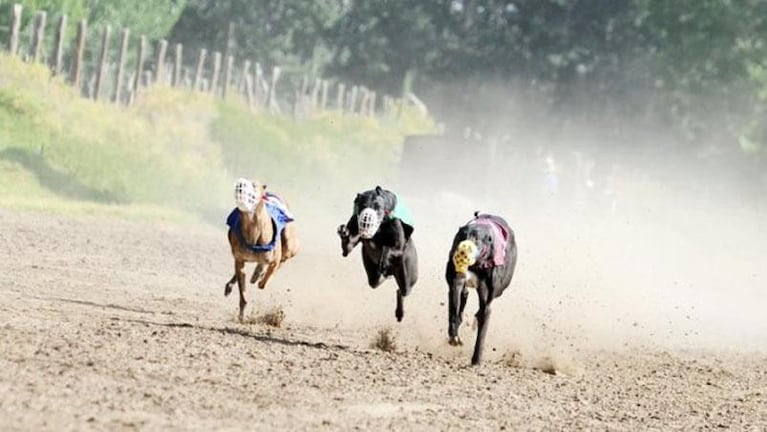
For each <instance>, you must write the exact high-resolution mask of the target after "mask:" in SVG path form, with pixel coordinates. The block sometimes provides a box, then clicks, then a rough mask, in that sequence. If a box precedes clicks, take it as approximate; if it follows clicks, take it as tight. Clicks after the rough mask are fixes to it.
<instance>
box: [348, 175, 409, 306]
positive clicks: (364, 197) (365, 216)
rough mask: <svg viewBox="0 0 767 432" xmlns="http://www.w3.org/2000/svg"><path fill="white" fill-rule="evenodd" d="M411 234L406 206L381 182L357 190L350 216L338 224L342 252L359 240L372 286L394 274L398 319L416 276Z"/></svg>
mask: <svg viewBox="0 0 767 432" xmlns="http://www.w3.org/2000/svg"><path fill="white" fill-rule="evenodd" d="M412 234H413V225H412V222H411V221H410V218H409V214H408V213H407V211H406V210H405V207H404V206H403V205H402V203H401V202H398V200H397V196H396V195H395V194H394V193H392V192H391V191H388V190H385V189H382V188H381V187H380V186H376V187H375V189H371V190H369V191H365V192H362V193H358V194H357V197H356V198H355V199H354V211H353V213H352V216H351V218H349V221H348V222H347V223H346V224H344V225H340V226H339V227H338V236H339V237H341V254H342V255H343V256H347V255H349V253H351V251H352V249H354V247H355V246H356V245H357V244H358V243H360V242H361V243H362V265H363V266H364V267H365V273H367V276H368V285H370V287H371V288H377V287H378V286H380V285H381V284H382V283H383V282H384V281H385V280H386V279H387V278H389V277H390V276H394V279H395V280H396V281H397V286H398V287H399V289H398V290H397V309H396V311H395V313H394V314H395V316H396V317H397V321H402V317H403V316H404V315H405V312H404V309H403V304H402V303H403V298H404V297H406V296H407V295H408V294H410V291H411V290H412V288H413V285H415V283H416V281H417V280H418V256H417V254H416V250H415V244H413V239H412V238H411V235H412Z"/></svg>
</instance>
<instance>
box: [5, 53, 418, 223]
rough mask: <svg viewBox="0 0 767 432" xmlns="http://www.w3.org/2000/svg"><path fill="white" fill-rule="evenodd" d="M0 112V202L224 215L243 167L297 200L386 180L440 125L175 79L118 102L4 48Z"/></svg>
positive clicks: (137, 213) (175, 215)
mask: <svg viewBox="0 0 767 432" xmlns="http://www.w3.org/2000/svg"><path fill="white" fill-rule="evenodd" d="M0 124H2V125H3V127H2V128H0V206H3V207H9V208H17V209H36V210H43V211H57V212H75V213H81V212H82V213H89V212H95V213H99V212H104V213H107V214H115V215H127V216H128V217H142V218H143V217H148V218H151V217H155V216H157V217H160V218H169V219H171V220H173V219H184V217H181V216H179V215H183V214H185V213H186V214H188V216H186V218H198V219H204V220H210V221H215V222H216V223H219V222H220V219H221V218H222V217H224V216H225V214H226V211H227V210H228V208H229V207H231V206H232V202H231V187H232V184H233V181H234V179H236V178H238V177H243V176H244V177H257V178H260V179H262V180H263V181H265V182H266V183H267V184H272V185H277V186H275V189H276V190H280V191H285V193H286V194H290V196H291V197H298V198H293V200H294V201H295V200H296V199H300V196H301V195H302V194H303V195H306V191H307V190H311V188H316V187H317V185H318V179H321V180H322V181H323V182H348V181H350V180H354V181H356V182H366V181H369V180H367V179H376V180H378V181H385V180H386V177H387V176H389V175H391V174H390V173H392V172H393V171H394V170H392V167H394V166H395V165H396V164H397V163H398V157H399V152H400V150H401V149H400V147H401V143H402V140H403V138H404V136H405V135H407V134H410V133H419V132H424V131H428V130H431V128H432V123H431V121H430V120H429V119H428V118H425V117H422V116H418V115H416V114H414V113H409V114H406V115H404V116H402V117H398V118H389V119H371V118H362V117H357V116H342V115H340V114H338V113H335V112H324V113H320V114H319V115H317V116H314V117H313V118H311V119H308V120H304V121H294V120H293V119H292V118H289V117H285V116H277V115H269V114H263V113H260V114H253V113H251V112H250V111H249V109H248V108H247V107H246V106H245V105H244V104H243V103H242V102H241V101H237V100H234V101H227V102H224V101H220V100H214V99H212V98H211V97H210V96H208V95H202V94H198V93H193V92H189V91H185V90H176V89H171V88H167V87H156V88H151V89H146V90H145V91H143V92H142V93H141V94H140V97H139V99H138V100H137V103H136V104H134V105H133V106H131V107H118V106H114V105H112V104H109V103H104V102H100V103H99V102H94V101H90V100H86V99H83V98H81V97H80V96H79V95H78V94H76V92H75V91H74V89H72V88H71V87H69V86H68V85H67V84H66V83H65V82H64V81H63V80H62V79H59V78H56V77H51V76H50V72H49V71H48V69H47V67H45V66H43V65H30V64H26V63H23V62H22V61H20V60H19V59H17V58H12V57H9V56H7V55H6V54H3V53H0ZM370 158H374V159H375V160H376V161H377V163H376V164H375V166H376V167H377V168H375V169H371V168H370V167H369V166H366V164H365V163H364V162H365V161H366V160H370ZM161 209H162V210H161ZM222 215H223V216H222Z"/></svg>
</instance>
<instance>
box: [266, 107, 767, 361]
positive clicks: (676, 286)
mask: <svg viewBox="0 0 767 432" xmlns="http://www.w3.org/2000/svg"><path fill="white" fill-rule="evenodd" d="M496 120H497V124H496V125H495V127H494V128H493V133H491V134H487V135H482V134H480V133H478V132H475V131H470V130H469V131H465V130H461V131H446V132H445V133H444V134H442V135H440V136H436V137H419V138H413V139H411V140H410V141H408V142H407V143H406V144H405V146H404V148H403V150H402V156H401V158H402V160H401V163H400V169H399V171H398V172H393V173H392V174H391V176H390V177H388V178H360V179H358V181H355V182H350V183H348V184H342V185H328V184H321V186H318V187H317V188H318V189H317V190H316V191H312V192H310V193H309V194H307V195H306V196H297V197H290V199H291V202H292V204H293V206H294V209H295V212H296V214H297V215H299V222H298V227H299V231H300V234H301V236H302V242H303V245H304V246H303V250H302V253H301V254H300V255H299V256H298V257H297V258H296V259H295V260H294V261H292V262H289V263H287V264H286V266H285V268H284V269H282V270H281V272H280V274H278V276H277V278H276V279H275V281H279V282H275V283H279V284H280V285H281V286H282V285H284V286H287V287H288V291H287V292H283V290H282V288H280V289H279V290H273V291H269V290H267V291H266V292H264V293H263V295H262V293H260V292H259V294H258V296H259V302H262V301H263V302H265V303H267V305H272V306H273V305H278V304H279V305H282V306H283V307H285V308H286V309H287V312H288V314H287V317H288V318H287V321H293V322H296V323H301V325H308V326H318V327H331V328H332V327H337V328H344V329H345V330H348V329H350V328H351V329H359V330H360V333H361V337H368V336H369V337H370V338H372V337H373V335H374V334H375V333H376V331H378V329H380V328H383V327H385V326H391V327H392V328H393V329H394V336H395V337H396V338H397V340H398V342H400V343H404V349H412V350H424V351H429V352H432V353H436V354H439V355H441V356H445V357H466V358H468V356H469V353H470V351H471V347H472V345H473V342H474V337H475V330H474V329H473V328H472V324H473V313H474V312H475V311H476V307H477V302H476V296H475V294H473V293H472V294H471V296H470V298H469V304H468V306H467V309H466V316H465V317H464V326H463V327H462V329H461V336H462V338H463V340H464V343H465V346H464V347H462V348H459V349H456V348H453V347H449V346H448V345H447V343H446V332H447V310H446V301H447V285H446V282H445V280H444V276H443V274H444V268H445V263H446V261H447V254H448V249H449V247H450V244H451V241H452V236H453V235H454V233H455V232H456V230H457V229H458V227H459V226H460V225H461V224H463V223H465V222H466V221H468V220H469V219H470V218H471V217H472V214H473V212H474V211H475V210H478V211H481V212H488V213H495V214H498V215H501V216H503V217H504V218H506V219H507V220H508V221H509V223H510V224H511V226H512V228H513V229H514V230H515V233H516V238H517V242H518V247H519V261H518V266H517V271H516V275H515V277H514V280H513V281H512V283H511V286H510V288H509V289H508V290H507V291H506V292H505V293H504V295H503V296H502V297H500V298H498V299H497V300H496V301H495V302H494V304H493V311H492V317H491V320H490V328H489V332H488V338H487V357H488V359H496V360H498V359H503V358H508V357H509V356H511V357H514V356H517V355H519V354H521V355H522V356H523V357H524V358H538V359H553V361H555V362H559V363H560V364H566V363H568V362H569V361H570V359H572V358H575V357H577V356H578V355H580V354H582V353H584V352H593V351H594V350H623V349H642V348H648V349H684V350H700V349H717V350H733V351H738V352H743V351H765V350H767V320H766V319H765V318H764V310H766V309H767V293H766V292H765V291H764V287H765V286H767V275H765V271H764V269H765V268H767V253H765V246H764V240H765V238H764V233H765V232H767V219H765V217H764V215H765V213H766V212H765V205H764V199H763V197H760V196H759V194H758V193H757V192H755V191H758V190H760V189H759V187H757V186H758V185H757V186H755V185H754V184H753V183H758V182H759V181H760V180H759V179H758V177H754V176H750V174H749V175H744V174H743V170H741V169H739V168H738V165H737V164H730V163H725V162H723V161H724V160H725V159H724V158H723V157H722V158H717V157H712V158H711V157H710V158H707V157H706V156H705V155H703V156H702V155H701V153H700V152H698V151H688V150H679V149H678V146H675V143H674V140H673V139H672V138H669V136H670V133H668V134H665V133H664V132H662V131H660V130H647V129H646V128H645V129H642V128H638V127H635V126H631V125H630V124H627V125H626V127H625V130H624V131H623V132H622V134H608V133H605V132H604V127H603V126H602V125H599V124H590V123H588V122H580V123H577V122H571V123H568V124H565V125H564V126H563V125H562V123H559V124H557V125H554V124H548V123H546V122H545V121H543V120H541V117H540V116H539V117H538V118H537V120H534V121H533V120H530V119H528V120H530V121H527V122H526V121H525V120H524V119H520V118H516V119H515V120H513V121H507V120H505V119H496ZM488 123H490V122H488ZM632 128H633V129H632ZM627 136H630V138H626V137H627ZM702 147H704V146H698V148H702ZM369 163H371V164H374V163H376V161H375V160H371V161H369ZM749 182H752V183H749ZM377 184H380V185H381V186H382V187H384V188H389V189H391V190H393V191H395V192H396V193H397V194H398V195H399V196H400V198H401V199H403V200H405V201H406V202H407V204H408V205H409V206H410V207H411V209H412V211H413V214H414V218H415V221H416V231H415V233H414V237H413V238H414V241H415V243H416V247H417V250H418V255H419V267H420V276H419V281H418V283H417V285H416V286H415V288H414V290H413V293H412V294H411V296H410V297H408V298H407V299H406V301H405V320H404V321H403V322H402V323H400V324H397V323H396V321H395V319H394V308H395V290H396V284H395V282H394V281H393V280H389V281H387V282H386V283H384V284H383V285H382V286H381V287H379V288H378V289H376V290H372V289H370V288H369V287H368V286H367V284H366V279H365V275H364V271H363V269H362V265H361V260H360V256H359V252H358V251H356V250H355V251H354V252H353V253H352V254H351V255H350V256H349V257H347V258H342V257H341V253H340V245H339V241H338V239H337V237H336V234H335V230H336V227H337V226H338V225H339V224H341V223H345V221H346V220H347V219H348V217H349V215H350V211H351V205H352V200H353V198H354V195H355V194H356V193H357V192H360V191H363V190H366V189H369V188H372V187H374V186H375V185H377ZM320 189H321V190H322V191H321V192H320ZM761 190H763V189H761ZM259 308H260V306H259ZM331 339H332V337H331Z"/></svg>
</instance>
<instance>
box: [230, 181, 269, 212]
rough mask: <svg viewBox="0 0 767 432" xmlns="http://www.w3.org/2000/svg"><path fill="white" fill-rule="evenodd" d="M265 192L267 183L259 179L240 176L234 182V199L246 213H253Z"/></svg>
mask: <svg viewBox="0 0 767 432" xmlns="http://www.w3.org/2000/svg"><path fill="white" fill-rule="evenodd" d="M264 194H266V185H265V184H263V183H261V182H259V181H252V180H248V179H244V178H240V179H237V182H235V184H234V201H235V203H237V208H238V209H240V211H242V212H244V213H247V214H253V212H255V211H256V207H257V206H258V203H259V202H261V199H262V198H263V196H264Z"/></svg>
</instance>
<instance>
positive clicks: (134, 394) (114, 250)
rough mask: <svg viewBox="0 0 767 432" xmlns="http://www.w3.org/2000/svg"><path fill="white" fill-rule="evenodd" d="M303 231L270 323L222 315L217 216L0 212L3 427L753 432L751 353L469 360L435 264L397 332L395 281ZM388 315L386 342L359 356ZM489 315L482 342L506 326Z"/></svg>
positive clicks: (761, 407) (762, 418) (756, 358)
mask: <svg viewBox="0 0 767 432" xmlns="http://www.w3.org/2000/svg"><path fill="white" fill-rule="evenodd" d="M331 231H332V229H331V230H329V232H331ZM305 243H306V246H305V248H304V251H303V252H302V254H301V255H300V256H299V257H297V258H296V260H295V261H293V262H290V263H288V264H287V266H286V267H285V268H284V269H282V270H281V272H280V273H279V274H278V275H277V277H276V279H275V280H274V283H273V285H272V286H270V287H268V288H267V290H265V291H259V290H257V289H256V288H255V287H254V288H252V289H251V290H250V291H249V298H250V304H249V305H248V312H249V313H251V312H252V311H254V310H257V311H258V312H259V313H261V312H264V311H265V310H268V309H269V308H272V307H279V308H281V309H283V310H284V311H285V312H286V314H287V318H286V319H285V322H284V323H283V326H282V327H281V328H272V327H268V326H266V325H263V324H240V323H238V322H236V320H235V319H234V317H235V314H236V304H237V301H236V299H235V298H224V297H223V283H224V281H225V280H226V279H227V278H228V277H229V276H230V271H231V260H230V257H229V253H228V250H227V248H228V246H227V244H226V242H225V237H224V233H223V228H221V229H219V230H217V229H214V228H212V227H211V228H200V227H196V228H193V229H192V228H184V227H178V226H170V225H163V224H158V223H143V222H142V223H139V222H126V221H118V220H103V219H96V218H85V217H78V218H69V217H61V216H48V215H41V214H29V213H15V212H9V211H5V210H0V311H1V312H0V326H2V333H0V335H1V336H0V344H1V345H0V350H1V351H2V356H0V395H2V396H1V397H0V425H2V427H1V428H0V429H3V430H87V429H96V430H134V429H141V430H159V429H162V430H381V429H396V430H471V429H472V428H473V429H474V430H503V429H506V430H580V429H583V430H670V429H681V430H698V429H719V428H730V429H734V430H766V429H767V355H765V354H759V353H752V354H748V353H743V352H740V353H739V352H722V351H712V350H706V351H691V350H685V351H681V350H671V349H661V348H658V349H655V350H647V349H639V348H631V349H625V350H611V349H608V350H606V349H598V348H593V349H583V350H580V349H579V350H574V351H573V352H572V353H571V355H569V356H568V357H567V360H566V361H563V360H562V359H547V358H545V357H540V358H533V357H526V356H525V355H522V356H521V357H519V356H518V357H514V358H511V357H510V356H509V355H506V356H503V355H501V353H498V355H497V356H495V357H494V358H492V356H491V358H490V359H489V361H487V362H486V363H485V364H484V365H483V366H481V367H480V368H471V367H468V366H467V363H468V358H469V353H468V349H469V348H468V347H464V349H463V350H462V351H459V352H454V351H452V350H450V349H448V347H446V343H445V341H444V334H443V333H444V328H443V327H445V325H444V323H443V321H444V317H443V315H444V313H445V312H444V310H443V309H444V308H443V307H442V306H441V305H440V303H439V299H440V298H441V297H442V292H441V291H440V292H437V291H438V290H442V289H444V287H443V286H442V285H436V282H434V281H438V280H439V272H440V270H439V269H436V270H433V271H432V270H429V269H425V270H424V271H423V276H422V278H421V282H419V285H418V286H417V287H416V290H420V291H421V294H418V291H415V292H414V298H412V299H409V300H408V302H409V303H406V309H405V313H406V316H405V321H404V322H403V323H402V324H399V325H397V324H396V323H395V321H394V316H393V315H394V314H393V312H394V292H393V287H392V286H390V285H389V284H388V283H387V285H385V286H384V287H381V288H380V289H379V290H377V291H371V290H370V289H368V288H366V287H365V286H364V280H363V279H362V274H361V270H360V269H358V267H359V263H358V262H357V258H355V259H354V260H353V261H351V260H349V261H343V260H342V259H341V258H340V254H339V253H338V250H336V249H332V251H331V252H332V254H328V253H326V252H325V249H324V248H326V247H329V245H331V244H332V243H331V240H328V241H327V244H325V243H323V242H316V243H312V242H311V241H308V242H305ZM313 244H315V245H314V246H313ZM350 269H354V270H353V271H352V270H350ZM430 290H431V291H434V293H433V296H432V295H428V296H427V294H426V293H428V292H430ZM419 295H420V296H421V297H418V296H419ZM505 301H507V302H511V301H512V300H505ZM424 323H426V324H424ZM494 324H495V325H494ZM384 325H390V326H391V327H392V328H393V329H394V333H395V336H396V337H397V341H398V343H399V349H398V351H397V352H395V353H384V352H381V351H378V350H375V349H371V348H370V342H371V340H372V338H373V337H374V335H375V334H376V332H377V330H378V329H380V328H382V326H384ZM490 326H491V327H490V332H489V335H488V343H489V346H490V347H491V348H493V347H494V346H493V343H494V342H493V341H494V340H496V341H497V340H498V339H499V335H500V334H502V333H504V331H505V330H504V329H503V326H502V324H501V322H500V321H498V322H493V321H492V320H491V323H490ZM462 332H463V338H464V340H466V341H473V334H471V333H470V332H471V330H470V329H469V328H464V329H463V330H462ZM499 350H500V348H499ZM503 354H509V353H503ZM552 372H553V373H552ZM264 428H265V429H264Z"/></svg>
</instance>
